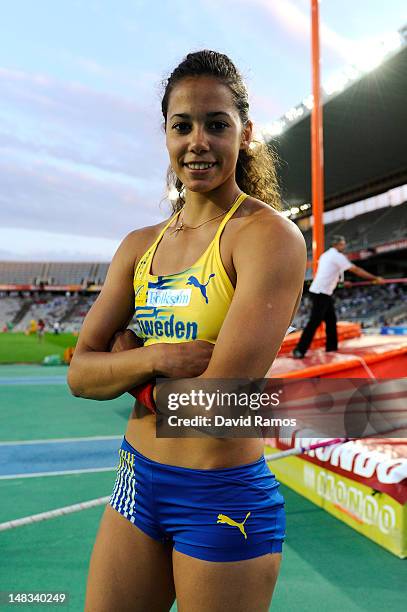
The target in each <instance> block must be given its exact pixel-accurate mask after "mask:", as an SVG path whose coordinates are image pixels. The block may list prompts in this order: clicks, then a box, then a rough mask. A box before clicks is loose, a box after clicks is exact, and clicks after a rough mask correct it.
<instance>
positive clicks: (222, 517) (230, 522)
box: [216, 512, 251, 540]
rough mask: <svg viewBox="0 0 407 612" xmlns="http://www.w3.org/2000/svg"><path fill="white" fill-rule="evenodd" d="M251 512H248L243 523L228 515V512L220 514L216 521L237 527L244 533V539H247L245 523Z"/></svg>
mask: <svg viewBox="0 0 407 612" xmlns="http://www.w3.org/2000/svg"><path fill="white" fill-rule="evenodd" d="M250 514H251V513H250V512H248V513H247V514H246V518H245V520H244V521H243V522H242V523H238V522H237V521H235V520H233V519H232V518H230V517H229V516H226V514H218V520H217V521H216V522H217V523H226V524H227V525H231V526H232V527H237V528H238V529H239V531H240V532H241V533H242V535H243V536H244V539H245V540H247V534H246V532H245V530H244V524H245V522H246V521H247V519H248V518H249V516H250Z"/></svg>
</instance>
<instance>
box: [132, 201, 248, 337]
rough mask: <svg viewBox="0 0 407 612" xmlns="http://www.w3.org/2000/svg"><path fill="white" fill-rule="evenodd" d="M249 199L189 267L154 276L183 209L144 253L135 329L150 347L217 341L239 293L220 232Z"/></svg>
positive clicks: (136, 283)
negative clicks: (160, 249) (164, 241)
mask: <svg viewBox="0 0 407 612" xmlns="http://www.w3.org/2000/svg"><path fill="white" fill-rule="evenodd" d="M245 198H247V195H246V194H245V193H242V194H241V195H240V196H239V197H238V199H237V200H236V202H235V203H234V204H233V206H232V208H231V209H230V210H229V211H228V213H227V215H226V216H225V217H224V218H223V220H222V222H221V224H220V225H219V227H218V230H217V232H216V234H215V237H214V239H213V240H212V242H211V243H210V244H209V246H208V248H207V249H206V251H205V252H204V253H203V254H202V255H201V256H200V258H199V259H198V260H197V261H196V262H195V263H194V264H193V265H192V266H191V267H190V268H188V269H187V270H184V271H183V272H178V273H177V274H166V275H165V276H157V275H154V274H150V270H151V263H152V260H153V256H154V253H155V250H156V248H157V246H158V243H159V242H160V240H161V238H162V237H163V235H164V232H165V231H166V230H167V228H168V227H169V226H170V224H171V223H172V221H173V220H174V219H175V218H176V217H177V216H178V215H179V213H180V211H178V212H177V213H176V214H175V215H173V217H171V219H170V220H169V222H168V223H167V225H166V226H165V227H164V229H163V230H162V231H161V233H160V235H159V236H158V238H157V239H156V241H155V242H154V243H153V244H152V245H151V246H150V248H149V249H148V250H147V251H146V253H144V255H143V257H141V259H140V261H139V262H138V264H137V266H136V269H135V272H134V295H135V328H136V333H137V335H138V336H139V337H140V338H144V346H148V345H150V344H156V343H159V342H174V343H175V342H190V341H191V340H206V341H207V342H212V343H213V344H215V342H216V339H217V337H218V334H219V331H220V328H221V327H222V323H223V321H224V319H225V316H226V313H227V311H228V309H229V306H230V303H231V301H232V298H233V294H234V288H233V285H232V283H231V282H230V279H229V277H228V275H227V273H226V270H225V268H224V266H223V263H222V260H221V256H220V249H219V242H220V236H221V234H222V232H223V229H224V227H225V225H226V223H227V222H228V220H229V219H230V218H231V216H232V215H233V214H234V213H235V211H236V210H237V209H238V207H239V206H240V204H241V203H242V202H243V200H244V199H245Z"/></svg>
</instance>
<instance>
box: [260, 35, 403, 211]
mask: <svg viewBox="0 0 407 612" xmlns="http://www.w3.org/2000/svg"><path fill="white" fill-rule="evenodd" d="M406 66H407V46H405V47H403V48H402V50H401V51H399V52H398V53H397V54H395V55H393V56H392V57H391V58H390V59H388V60H387V61H385V62H384V63H383V64H381V65H380V66H379V67H378V68H377V69H376V70H374V71H372V72H370V73H368V74H367V75H365V76H364V77H362V78H361V79H359V80H358V81H356V82H354V83H353V84H352V85H351V86H350V87H348V88H347V89H346V90H344V91H342V92H341V93H340V94H338V95H336V96H335V97H333V98H331V99H329V100H328V101H327V102H326V103H325V104H324V107H323V116H324V164H325V210H330V209H333V208H337V207H338V206H343V205H345V204H349V203H351V202H354V201H356V200H359V199H364V198H368V197H370V196H373V195H377V194H378V193H381V192H383V191H385V190H387V189H391V188H393V187H398V186H399V185H403V184H404V183H407V152H406V151H407V121H406V100H407V70H406ZM310 120H311V116H310V115H307V116H305V117H304V118H303V119H301V120H300V121H298V122H297V123H295V124H293V125H292V126H291V127H289V128H288V129H287V130H286V131H284V132H283V133H282V134H281V135H280V136H278V137H276V138H273V139H271V140H270V141H269V142H271V143H272V144H273V146H274V148H275V149H276V151H277V153H278V155H279V157H280V164H279V170H278V172H279V176H280V182H281V187H282V196H283V200H284V202H285V203H286V205H287V207H291V206H299V205H301V204H304V203H308V202H311V159H310V149H311V147H310V138H311V136H310Z"/></svg>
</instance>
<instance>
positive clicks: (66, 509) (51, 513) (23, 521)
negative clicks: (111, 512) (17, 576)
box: [0, 497, 110, 531]
mask: <svg viewBox="0 0 407 612" xmlns="http://www.w3.org/2000/svg"><path fill="white" fill-rule="evenodd" d="M109 499H110V497H98V498H96V499H91V500H89V501H86V502H81V503H79V504H73V505H72V506H63V507H62V508H56V509H55V510H48V512H41V513H40V514H32V515H31V516H25V517H23V518H20V519H15V520H13V521H7V522H6V523H0V531H7V530H8V529H13V528H14V527H23V526H24V525H32V523H39V522H40V521H46V520H48V519H51V518H56V517H58V516H64V515H65V514H72V513H73V512H80V511H81V510H87V509H88V508H95V507H96V506H103V505H104V504H107V502H108V501H109Z"/></svg>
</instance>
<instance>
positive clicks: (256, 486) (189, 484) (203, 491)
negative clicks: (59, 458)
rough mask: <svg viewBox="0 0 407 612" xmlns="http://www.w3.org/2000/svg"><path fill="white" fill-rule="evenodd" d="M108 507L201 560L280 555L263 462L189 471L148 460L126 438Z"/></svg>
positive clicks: (275, 490) (270, 480) (278, 525)
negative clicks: (270, 554) (269, 554)
mask: <svg viewBox="0 0 407 612" xmlns="http://www.w3.org/2000/svg"><path fill="white" fill-rule="evenodd" d="M119 457H120V461H119V466H118V468H117V478H116V482H115V485H114V489H113V493H112V495H111V498H110V505H111V506H112V507H113V508H114V509H115V510H117V511H118V512H120V514H121V515H122V516H124V517H125V518H127V519H128V520H129V521H131V522H132V523H134V524H135V525H137V527H139V529H141V530H142V531H144V532H145V533H146V534H148V535H149V536H150V537H152V538H154V539H155V540H159V541H160V542H163V543H171V544H172V545H173V547H174V548H175V550H177V551H179V552H181V553H184V554H186V555H189V556H191V557H196V558H197V559H205V560H207V561H240V560H242V559H252V558H253V557H259V556H261V555H265V554H267V553H276V552H281V549H282V543H283V540H284V532H285V512H284V498H283V496H282V495H281V493H280V492H279V483H278V482H277V480H276V479H275V476H274V474H272V473H271V472H270V470H269V467H268V465H267V463H266V461H265V459H264V457H263V456H262V457H261V458H260V459H259V460H258V461H255V462H254V463H249V464H247V465H240V466H237V467H232V468H221V469H215V470H195V469H192V468H183V467H178V466H174V465H166V464H163V463H158V462H156V461H152V460H151V459H147V457H144V456H143V455H142V454H140V453H139V452H138V451H137V450H136V449H135V448H133V447H132V446H131V445H130V444H129V443H128V442H127V440H126V439H125V438H124V439H123V443H122V446H121V449H120V450H119Z"/></svg>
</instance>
